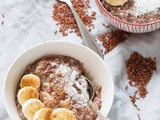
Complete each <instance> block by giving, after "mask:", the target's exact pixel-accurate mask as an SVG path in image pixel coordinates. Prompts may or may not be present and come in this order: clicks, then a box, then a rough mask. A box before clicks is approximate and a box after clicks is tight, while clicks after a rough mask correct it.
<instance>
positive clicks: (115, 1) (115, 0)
mask: <svg viewBox="0 0 160 120" xmlns="http://www.w3.org/2000/svg"><path fill="white" fill-rule="evenodd" d="M127 1H128V0H106V2H107V3H109V4H111V5H112V6H120V5H121V6H123V5H124V3H126V2H127Z"/></svg>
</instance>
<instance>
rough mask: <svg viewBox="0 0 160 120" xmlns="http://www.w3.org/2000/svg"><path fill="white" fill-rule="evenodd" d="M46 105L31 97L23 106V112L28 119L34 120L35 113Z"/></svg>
mask: <svg viewBox="0 0 160 120" xmlns="http://www.w3.org/2000/svg"><path fill="white" fill-rule="evenodd" d="M44 107H45V106H44V104H43V103H42V102H41V101H40V100H39V99H34V98H31V99H29V100H27V101H26V102H25V103H24V105H23V106H22V112H23V114H24V116H25V117H26V118H27V120H33V119H34V115H35V113H36V112H37V111H38V110H40V109H41V108H44Z"/></svg>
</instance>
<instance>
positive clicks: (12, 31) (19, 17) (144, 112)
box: [0, 0, 160, 120]
mask: <svg viewBox="0 0 160 120" xmlns="http://www.w3.org/2000/svg"><path fill="white" fill-rule="evenodd" d="M91 1H92V2H91V6H92V10H94V11H96V12H97V13H98V14H97V20H96V21H95V22H94V23H95V25H96V28H95V30H94V31H92V34H93V35H94V37H95V38H97V36H98V35H99V34H101V33H104V32H105V31H106V29H105V28H104V27H103V26H102V25H101V23H102V22H103V23H106V19H105V18H104V17H103V16H102V15H101V14H100V13H99V12H98V9H97V7H96V5H95V3H94V0H91ZM54 2H55V1H54V0H1V2H0V13H3V14H4V15H5V19H4V20H5V22H4V25H3V26H1V27H0V63H1V65H0V95H1V96H2V94H3V82H4V80H5V75H6V71H7V69H8V67H9V65H10V64H11V63H12V62H13V60H14V59H15V58H16V57H17V56H18V55H19V54H20V53H22V52H24V51H25V50H26V49H28V48H30V47H31V46H33V45H36V44H38V43H41V42H45V41H50V40H68V41H73V42H78V43H81V42H82V40H81V39H80V38H78V37H77V36H76V35H75V34H71V35H69V36H67V37H62V36H61V35H60V34H58V35H56V36H55V35H54V30H56V28H57V27H56V26H55V22H54V21H53V20H52V10H53V8H52V6H53V4H54ZM1 20H2V18H1V17H0V21H1ZM134 50H136V51H139V52H140V53H142V54H143V55H144V56H151V57H157V67H158V70H157V72H155V74H154V76H153V78H152V81H151V83H150V84H149V85H148V89H149V94H148V96H147V97H146V99H145V100H142V101H139V103H138V105H139V106H140V108H141V112H139V114H140V115H141V117H142V120H160V114H159V113H160V92H159V91H160V75H159V74H160V52H159V51H160V30H157V31H155V32H152V33H148V34H134V35H133V36H132V37H131V38H130V39H129V40H128V41H126V42H124V43H123V44H121V45H119V46H118V47H117V48H116V49H114V50H113V51H112V52H110V53H109V54H108V55H106V56H105V62H106V64H107V65H108V67H109V68H110V71H111V74H112V76H113V78H114V82H115V100H114V104H113V107H112V109H111V112H110V113H109V118H110V119H111V120H137V119H138V118H137V111H136V110H135V108H134V107H133V106H132V104H131V102H130V101H129V98H128V94H129V93H127V92H125V90H124V87H125V85H126V83H127V78H126V71H125V60H126V59H128V57H129V55H130V54H131V53H132V51H134ZM106 102H107V101H106ZM0 120H10V118H9V116H8V115H7V112H6V109H5V106H4V104H3V97H1V98H0Z"/></svg>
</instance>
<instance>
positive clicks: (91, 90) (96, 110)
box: [85, 77, 109, 120]
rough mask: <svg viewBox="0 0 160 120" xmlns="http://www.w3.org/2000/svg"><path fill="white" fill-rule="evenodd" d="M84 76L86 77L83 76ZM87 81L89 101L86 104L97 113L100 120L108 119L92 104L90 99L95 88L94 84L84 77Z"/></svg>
mask: <svg viewBox="0 0 160 120" xmlns="http://www.w3.org/2000/svg"><path fill="white" fill-rule="evenodd" d="M85 78H86V77H85ZM86 80H87V83H88V88H89V89H88V91H89V101H88V104H89V105H90V106H91V108H92V109H93V110H94V111H95V112H96V113H97V115H98V117H99V118H100V120H109V119H108V118H106V117H105V116H104V115H103V114H102V113H101V112H100V111H99V109H98V108H97V107H96V106H95V105H94V104H93V102H92V100H93V97H94V94H95V88H94V85H93V84H92V82H91V81H90V80H89V79H88V78H86Z"/></svg>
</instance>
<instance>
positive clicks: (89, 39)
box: [58, 0, 103, 58]
mask: <svg viewBox="0 0 160 120" xmlns="http://www.w3.org/2000/svg"><path fill="white" fill-rule="evenodd" d="M58 1H61V2H65V3H67V4H68V6H69V7H70V9H71V11H72V13H73V15H74V17H75V19H76V22H77V25H78V28H79V30H80V33H81V35H82V39H83V42H84V44H85V45H86V46H87V47H89V48H90V49H92V50H93V51H94V52H96V53H97V54H98V55H99V56H100V57H101V58H103V55H102V53H101V51H100V49H99V47H98V45H97V43H96V42H95V39H94V37H93V36H92V35H91V34H90V33H89V31H88V30H87V28H86V26H85V25H84V24H83V22H82V20H81V19H80V18H79V16H78V14H77V12H76V11H75V10H74V7H73V5H72V3H71V1H70V0H58Z"/></svg>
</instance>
